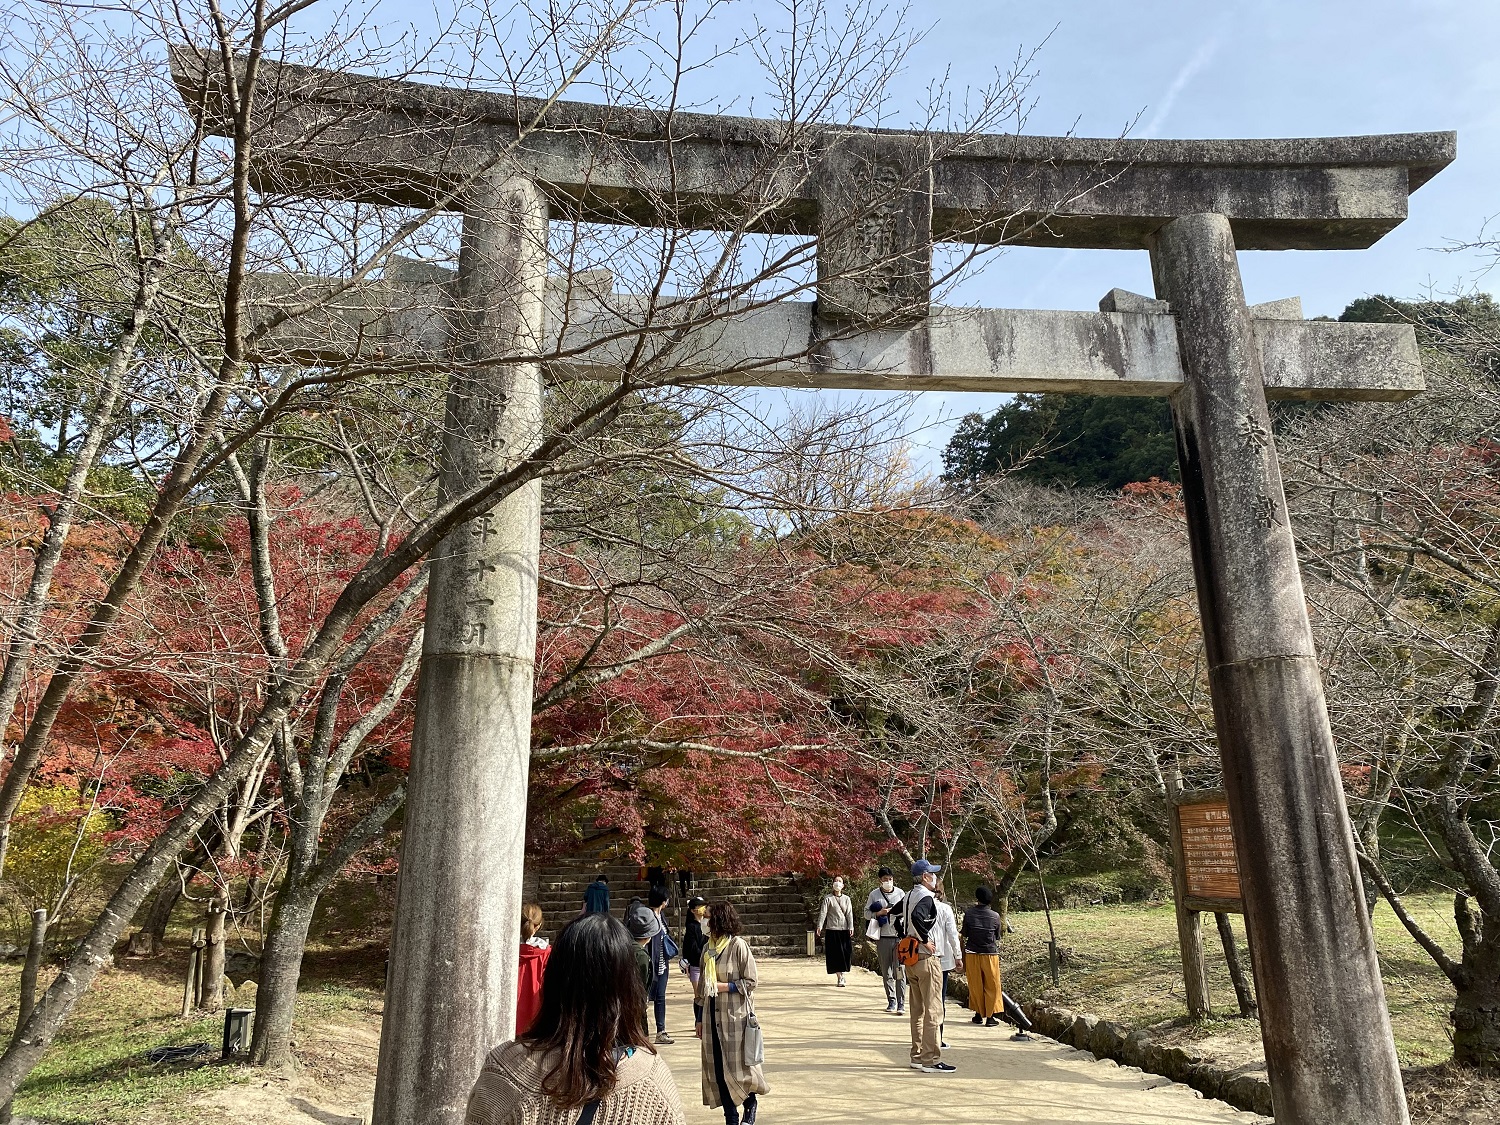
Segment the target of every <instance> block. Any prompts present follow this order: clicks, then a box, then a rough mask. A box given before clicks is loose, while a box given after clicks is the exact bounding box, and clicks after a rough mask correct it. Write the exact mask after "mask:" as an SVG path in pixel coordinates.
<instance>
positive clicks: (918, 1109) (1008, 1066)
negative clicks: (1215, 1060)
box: [661, 958, 1265, 1125]
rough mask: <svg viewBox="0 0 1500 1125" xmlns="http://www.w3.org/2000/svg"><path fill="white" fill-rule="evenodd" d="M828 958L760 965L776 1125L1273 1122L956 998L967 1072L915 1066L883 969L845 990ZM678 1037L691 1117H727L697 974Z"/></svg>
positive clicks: (685, 991) (767, 1111) (954, 1012)
mask: <svg viewBox="0 0 1500 1125" xmlns="http://www.w3.org/2000/svg"><path fill="white" fill-rule="evenodd" d="M832 982H833V978H832V977H829V976H827V975H826V974H825V973H824V972H823V962H822V959H821V958H818V959H816V960H812V959H795V960H768V961H763V962H761V964H760V988H759V990H758V992H757V994H756V996H757V1004H756V1010H757V1012H758V1014H759V1015H760V1021H761V1026H762V1027H763V1028H764V1029H765V1037H766V1079H767V1081H769V1082H770V1084H771V1093H770V1095H768V1096H767V1097H765V1098H762V1099H761V1112H760V1117H759V1120H760V1121H761V1122H764V1123H765V1125H779V1123H784V1125H793V1123H795V1125H927V1123H931V1125H946V1123H949V1122H952V1123H953V1125H991V1123H1004V1122H1027V1123H1030V1125H1083V1123H1095V1122H1109V1123H1111V1125H1187V1123H1189V1122H1192V1123H1197V1122H1224V1123H1236V1125H1253V1123H1254V1122H1257V1121H1263V1120H1265V1119H1264V1118H1260V1117H1256V1116H1255V1115H1253V1114H1248V1113H1240V1112H1239V1111H1238V1110H1235V1109H1233V1108H1231V1107H1230V1106H1228V1105H1225V1104H1224V1103H1223V1102H1217V1101H1209V1100H1206V1099H1204V1098H1202V1097H1201V1096H1199V1095H1198V1093H1197V1092H1196V1091H1194V1090H1192V1089H1190V1088H1188V1087H1187V1086H1180V1085H1177V1084H1175V1083H1170V1082H1167V1080H1166V1079H1164V1078H1160V1077H1157V1076H1156V1075H1150V1074H1144V1073H1142V1072H1141V1071H1139V1070H1135V1069H1133V1068H1129V1067H1120V1066H1116V1065H1115V1064H1114V1063H1112V1062H1096V1061H1094V1060H1093V1057H1092V1056H1091V1055H1085V1054H1084V1053H1083V1052H1081V1051H1076V1050H1074V1049H1073V1048H1071V1047H1065V1046H1062V1045H1061V1044H1058V1043H1055V1042H1053V1041H1052V1040H1050V1039H1037V1040H1036V1041H1035V1042H1031V1043H1013V1042H1011V1041H1010V1038H1009V1036H1010V1034H1011V1031H1012V1030H1013V1029H1012V1028H1010V1027H1009V1025H1005V1026H1003V1027H995V1028H983V1027H975V1026H974V1025H973V1024H971V1023H970V1022H969V1015H970V1013H969V1012H968V1011H967V1010H965V1009H962V1008H959V1007H957V1006H956V1005H955V1004H953V1003H952V1002H951V1001H950V1003H949V1013H950V1016H951V1019H950V1022H949V1024H948V1028H947V1037H948V1042H949V1043H950V1044H952V1047H951V1049H950V1050H948V1051H945V1052H944V1053H943V1057H944V1059H946V1060H947V1061H948V1062H951V1063H952V1064H953V1065H954V1066H956V1067H958V1072H957V1073H956V1074H923V1073H922V1072H920V1071H915V1070H912V1069H910V1068H909V1066H908V1065H907V1064H908V1061H909V1045H910V1041H911V1040H910V1033H909V1026H910V1025H909V1023H908V1021H907V1019H906V1018H905V1017H902V1018H901V1019H897V1018H896V1017H895V1016H888V1015H886V1014H885V994H884V993H883V992H882V990H881V987H880V981H879V979H878V978H877V977H876V976H875V974H874V973H871V972H867V971H865V970H863V969H856V970H855V971H854V972H853V973H851V974H850V975H849V987H848V988H845V989H839V988H834V987H833V983H832ZM667 1017H668V1028H669V1029H670V1030H671V1032H672V1034H673V1036H674V1037H675V1038H676V1040H677V1042H676V1044H675V1045H673V1046H671V1047H663V1048H661V1050H662V1052H663V1054H664V1055H665V1056H666V1058H667V1061H668V1062H669V1063H670V1064H671V1066H672V1071H673V1073H674V1074H675V1075H676V1076H677V1084H678V1086H679V1088H680V1089H681V1091H682V1100H683V1102H684V1103H685V1104H686V1107H687V1119H688V1122H689V1125H716V1123H717V1125H722V1122H723V1120H724V1117H723V1114H722V1113H721V1112H720V1111H719V1110H710V1109H708V1108H706V1107H705V1106H703V1104H702V1101H703V1099H702V1096H701V1080H700V1078H699V1055H698V1049H699V1044H698V1040H696V1039H694V1038H693V1031H692V995H691V992H690V991H689V988H688V984H687V978H686V977H683V976H681V975H680V974H679V975H677V976H676V977H675V978H674V982H673V986H672V991H671V995H670V999H669V1007H668V1011H667Z"/></svg>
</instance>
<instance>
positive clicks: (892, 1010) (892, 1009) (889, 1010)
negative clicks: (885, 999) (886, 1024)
mask: <svg viewBox="0 0 1500 1125" xmlns="http://www.w3.org/2000/svg"><path fill="white" fill-rule="evenodd" d="M885 1014H886V1015H888V1016H894V1015H895V1014H896V1005H894V1004H887V1005H886V1006H885Z"/></svg>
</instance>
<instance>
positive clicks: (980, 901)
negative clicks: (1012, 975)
mask: <svg viewBox="0 0 1500 1125" xmlns="http://www.w3.org/2000/svg"><path fill="white" fill-rule="evenodd" d="M974 900H975V901H974V905H973V906H971V907H969V909H967V910H965V911H964V924H963V927H962V929H961V934H962V937H963V944H964V970H965V975H967V976H968V978H969V1007H971V1008H973V1009H974V1017H973V1022H974V1023H982V1024H985V1025H986V1026H989V1027H994V1026H995V1025H996V1024H997V1023H999V1022H1000V1020H999V1018H998V1016H997V1015H996V1013H998V1012H999V1011H1000V1004H1001V1001H1000V915H998V914H996V913H995V912H994V911H993V910H991V909H990V903H991V902H992V901H993V900H994V895H993V894H992V893H991V891H990V889H989V888H988V887H983V886H981V887H976V888H975V889H974Z"/></svg>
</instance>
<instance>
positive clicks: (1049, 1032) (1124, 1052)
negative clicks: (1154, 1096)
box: [1021, 1000, 1271, 1117]
mask: <svg viewBox="0 0 1500 1125" xmlns="http://www.w3.org/2000/svg"><path fill="white" fill-rule="evenodd" d="M1021 1009H1022V1011H1024V1012H1025V1013H1026V1016H1027V1018H1028V1019H1030V1020H1031V1022H1032V1023H1034V1024H1035V1025H1036V1030H1037V1031H1039V1032H1041V1033H1042V1034H1043V1035H1045V1036H1047V1037H1048V1038H1049V1039H1056V1040H1057V1041H1058V1042H1059V1043H1065V1044H1067V1045H1069V1046H1071V1047H1077V1048H1078V1049H1079V1050H1080V1051H1088V1052H1089V1053H1090V1054H1092V1055H1094V1057H1095V1058H1107V1059H1113V1060H1114V1061H1115V1062H1118V1063H1121V1064H1123V1065H1125V1066H1134V1067H1138V1068H1140V1069H1141V1070H1144V1071H1149V1072H1150V1073H1152V1074H1159V1075H1161V1076H1162V1077H1163V1078H1170V1079H1171V1080H1172V1081H1173V1082H1181V1083H1182V1084H1183V1085H1184V1086H1191V1087H1192V1088H1193V1089H1195V1090H1197V1091H1198V1092H1199V1093H1201V1094H1203V1095H1204V1097H1209V1098H1217V1099H1218V1100H1219V1101H1221V1102H1227V1103H1229V1104H1230V1105H1232V1106H1234V1108H1235V1109H1240V1110H1245V1111H1246V1112H1249V1113H1258V1114H1260V1115H1261V1116H1263V1117H1270V1116H1271V1083H1270V1080H1269V1079H1268V1078H1267V1077H1266V1068H1265V1064H1264V1063H1250V1064H1248V1065H1245V1066H1239V1067H1224V1066H1220V1065H1219V1064H1218V1063H1216V1062H1214V1061H1213V1060H1212V1059H1210V1058H1207V1057H1205V1056H1203V1055H1200V1054H1198V1053H1197V1052H1196V1051H1194V1050H1193V1049H1192V1048H1191V1047H1167V1046H1163V1045H1162V1044H1160V1043H1157V1042H1155V1041H1154V1040H1153V1039H1152V1038H1151V1036H1150V1035H1148V1034H1147V1033H1146V1032H1144V1031H1132V1030H1131V1029H1130V1028H1129V1027H1127V1026H1126V1025H1124V1024H1122V1023H1119V1022H1117V1021H1115V1020H1105V1019H1100V1018H1099V1017H1098V1016H1095V1015H1090V1014H1089V1013H1087V1012H1085V1013H1083V1014H1082V1015H1078V1014H1075V1013H1073V1012H1070V1011H1068V1009H1066V1008H1054V1007H1053V1006H1052V1005H1050V1004H1044V1003H1042V1002H1041V1001H1039V1000H1028V1001H1027V1002H1026V1003H1024V1004H1022V1005H1021Z"/></svg>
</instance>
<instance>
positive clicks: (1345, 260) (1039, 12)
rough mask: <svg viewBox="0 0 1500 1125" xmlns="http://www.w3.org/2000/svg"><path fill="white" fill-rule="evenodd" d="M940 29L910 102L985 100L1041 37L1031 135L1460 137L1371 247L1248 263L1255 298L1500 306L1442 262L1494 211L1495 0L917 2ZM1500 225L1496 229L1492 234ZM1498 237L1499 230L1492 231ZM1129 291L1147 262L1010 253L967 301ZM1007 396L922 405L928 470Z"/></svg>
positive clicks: (1462, 265) (1086, 298)
mask: <svg viewBox="0 0 1500 1125" xmlns="http://www.w3.org/2000/svg"><path fill="white" fill-rule="evenodd" d="M912 14H913V16H914V17H915V18H916V20H917V21H918V22H919V23H922V24H930V26H931V31H930V33H929V34H928V36H927V38H926V39H925V41H924V42H923V43H922V44H921V45H920V46H919V47H918V49H917V50H916V52H915V53H914V54H913V55H912V56H911V60H910V64H909V66H908V70H907V74H906V75H905V77H904V85H905V87H906V89H905V91H904V92H905V93H906V94H907V96H909V97H911V98H912V99H913V100H914V101H915V100H918V99H919V97H920V93H921V91H922V90H923V89H924V88H925V86H926V83H927V81H928V79H929V78H930V77H931V76H933V75H940V74H942V73H943V72H944V71H945V70H951V74H952V76H953V79H954V81H955V82H957V83H959V84H963V83H965V82H968V83H971V84H979V83H983V82H984V81H985V80H986V79H987V78H988V76H989V75H990V74H991V73H992V72H993V70H994V68H995V66H997V65H1001V64H1004V63H1005V62H1007V61H1008V60H1009V59H1010V58H1011V57H1013V56H1014V54H1015V52H1016V49H1017V47H1018V46H1022V45H1026V46H1034V45H1036V44H1037V43H1040V42H1042V41H1043V40H1046V44H1045V46H1044V47H1043V48H1042V51H1041V54H1040V55H1039V57H1038V59H1037V64H1036V69H1037V72H1038V74H1037V79H1036V82H1035V85H1034V86H1033V93H1034V94H1035V95H1036V97H1037V99H1038V102H1037V106H1036V109H1035V111H1034V112H1033V113H1032V115H1031V117H1030V120H1029V121H1028V122H1027V125H1026V130H1025V131H1026V132H1029V133H1047V134H1055V133H1063V132H1067V131H1069V130H1072V131H1074V132H1076V133H1079V134H1082V135H1103V136H1111V135H1117V134H1118V133H1119V132H1120V131H1121V130H1122V129H1124V128H1125V127H1126V126H1127V125H1129V124H1130V123H1131V122H1132V121H1137V120H1138V124H1137V126H1136V128H1135V129H1134V130H1133V135H1135V136H1153V137H1300V136H1337V135H1345V134H1359V133H1404V132H1421V131H1426V130H1434V129H1456V130H1457V131H1458V135H1459V141H1458V152H1459V156H1458V160H1457V161H1456V162H1455V163H1454V164H1453V165H1452V166H1451V167H1449V168H1448V169H1447V170H1446V171H1444V172H1443V173H1442V174H1440V175H1439V176H1438V177H1437V178H1436V179H1434V180H1432V181H1431V182H1430V183H1428V184H1427V185H1426V186H1425V187H1423V188H1422V189H1421V190H1420V191H1419V192H1417V193H1416V194H1415V195H1414V196H1413V197H1412V201H1411V218H1410V219H1408V220H1407V221H1406V223H1404V224H1403V225H1402V226H1400V227H1398V228H1397V229H1396V230H1395V231H1394V232H1392V233H1391V234H1389V235H1387V236H1386V237H1385V238H1384V239H1382V240H1381V241H1380V242H1379V243H1377V244H1376V245H1375V246H1374V247H1372V248H1371V249H1369V250H1363V251H1322V252H1292V251H1286V252H1274V253H1273V252H1248V253H1244V254H1242V255H1241V269H1242V271H1243V273H1244V278H1245V289H1246V295H1247V297H1248V298H1249V300H1250V301H1252V302H1255V301H1267V300H1273V299H1276V298H1279V297H1288V296H1293V295H1297V296H1301V297H1302V298H1303V307H1304V311H1305V313H1306V315H1308V316H1318V315H1337V314H1338V313H1339V312H1340V311H1341V310H1342V309H1343V308H1344V306H1345V305H1346V304H1348V302H1349V301H1350V300H1352V299H1354V298H1356V297H1360V296H1365V295H1367V294H1371V293H1389V294H1393V295H1397V296H1416V295H1419V294H1422V293H1424V292H1426V291H1429V290H1431V291H1435V292H1437V293H1448V292H1451V291H1453V290H1455V289H1458V288H1466V287H1469V288H1471V287H1474V286H1478V287H1480V288H1483V289H1487V290H1491V291H1495V290H1496V289H1497V287H1500V269H1497V270H1496V271H1495V272H1494V273H1493V274H1489V275H1486V274H1484V273H1483V271H1482V267H1483V264H1484V263H1483V260H1482V259H1481V258H1480V257H1478V256H1476V255H1473V254H1467V255H1464V254H1449V253H1443V252H1441V250H1440V249H1438V248H1440V247H1443V246H1445V245H1447V244H1448V242H1449V240H1472V239H1474V238H1476V237H1478V236H1479V234H1480V231H1481V229H1482V228H1483V226H1484V224H1485V221H1486V220H1487V219H1489V218H1490V217H1491V216H1495V215H1497V213H1500V63H1497V61H1496V47H1497V44H1500V3H1496V2H1494V0H1301V2H1293V0H1232V2H1225V0H1218V2H1212V0H1132V2H1130V3H1119V2H1117V0H1116V2H1110V3H1105V2H1103V0H1051V2H1049V3H1010V2H997V0H970V2H969V3H956V2H950V0H923V2H918V3H915V4H914V5H913V7H912ZM1496 226H1497V227H1500V220H1497V223H1496ZM1497 233H1500V231H1497ZM1115 286H1120V287H1122V288H1125V289H1133V290H1135V291H1137V292H1142V293H1150V292H1151V280H1150V272H1149V268H1148V264H1147V260H1146V255H1145V254H1144V253H1140V252H1128V251H1055V250H1028V249H1016V250H1012V251H1009V252H1008V253H1006V254H1005V255H1003V256H1002V257H1000V258H998V259H996V260H995V261H994V262H993V263H992V264H991V265H990V266H989V267H988V268H987V269H986V270H985V271H984V273H983V274H982V276H980V277H978V278H976V279H974V280H973V281H972V282H970V283H969V284H968V285H967V286H966V287H965V289H964V290H963V294H962V295H963V298H964V300H965V301H966V302H968V303H975V304H982V305H987V306H992V307H1003V308H1054V309H1091V308H1094V307H1096V305H1097V302H1098V299H1099V298H1100V297H1101V296H1102V295H1103V294H1104V293H1105V292H1106V291H1108V290H1109V289H1111V288H1113V287H1115ZM999 400H1000V396H988V395H984V396H980V395H967V396H961V395H936V394H934V395H927V396H923V399H922V403H921V405H920V407H919V411H920V415H921V417H922V419H923V420H924V421H925V422H926V423H928V427H927V428H926V429H925V430H924V432H923V435H922V438H921V442H922V445H923V446H924V448H925V453H924V455H923V457H922V459H921V460H922V463H923V464H924V466H925V467H932V466H933V465H935V463H936V461H935V457H936V451H937V450H940V449H941V447H942V445H943V444H944V443H945V442H946V440H947V436H948V434H949V433H950V432H951V430H952V421H953V420H955V419H956V418H957V417H958V416H960V415H962V414H963V413H964V412H965V411H968V410H976V409H978V410H988V409H992V408H993V406H994V404H995V402H997V401H999Z"/></svg>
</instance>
